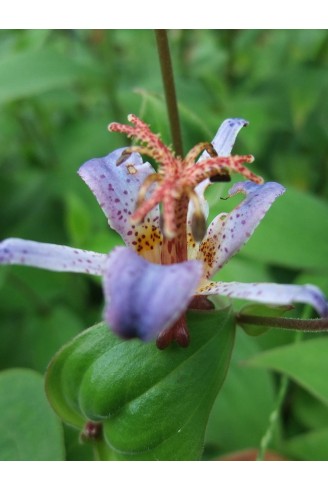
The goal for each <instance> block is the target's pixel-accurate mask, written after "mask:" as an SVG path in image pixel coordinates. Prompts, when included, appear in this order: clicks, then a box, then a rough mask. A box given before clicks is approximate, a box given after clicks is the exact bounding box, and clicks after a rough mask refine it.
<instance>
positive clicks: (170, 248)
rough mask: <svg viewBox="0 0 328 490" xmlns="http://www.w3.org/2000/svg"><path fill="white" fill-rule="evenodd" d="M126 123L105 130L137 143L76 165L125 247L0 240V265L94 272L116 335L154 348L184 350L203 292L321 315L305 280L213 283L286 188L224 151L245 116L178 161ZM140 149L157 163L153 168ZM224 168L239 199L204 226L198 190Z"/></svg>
mask: <svg viewBox="0 0 328 490" xmlns="http://www.w3.org/2000/svg"><path fill="white" fill-rule="evenodd" d="M129 121H130V123H132V124H131V125H123V124H119V123H112V124H110V126H109V129H110V130H111V131H117V132H120V133H125V134H126V135H128V136H129V137H131V138H133V139H134V140H135V141H139V142H140V143H141V144H142V145H138V146H136V145H134V146H131V147H129V148H120V149H116V150H114V151H113V152H111V153H110V154H109V155H107V156H106V157H103V158H94V159H92V160H89V161H88V162H86V163H85V164H84V165H82V167H81V168H80V169H79V171H78V173H79V175H80V176H81V177H82V179H83V180H84V181H85V182H86V184H87V185H88V186H89V188H90V189H91V191H92V192H93V194H94V195H95V197H96V199H97V200H98V202H99V204H100V206H101V208H102V209H103V211H104V213H105V215H106V217H107V219H108V223H109V225H110V226H111V227H112V228H113V229H114V230H116V231H117V232H118V233H119V234H120V235H121V237H122V238H123V240H124V242H125V244H126V247H116V248H115V249H114V250H112V251H110V252H109V253H108V254H100V253H96V252H90V251H85V250H79V249H74V248H71V247H67V246H62V245H54V244H46V243H38V242H33V241H28V240H22V239H18V238H10V239H7V240H4V241H3V242H1V244H0V263H3V264H20V265H29V266H34V267H40V268H44V269H50V270H55V271H63V272H64V271H67V272H68V271H71V272H82V273H87V274H95V275H99V276H102V278H103V289H104V297H105V309H104V319H105V321H106V322H107V323H108V325H109V326H110V327H111V328H112V329H113V330H114V331H115V332H116V333H117V334H118V335H120V336H122V337H124V338H131V337H139V338H141V339H142V340H151V339H153V338H156V337H157V343H158V346H159V347H165V346H166V345H167V344H168V343H169V342H171V341H172V340H176V341H177V342H178V343H179V344H180V345H183V346H186V345H187V344H188V341H189V334H188V328H187V325H186V320H185V315H184V313H185V311H186V309H187V308H188V305H192V306H193V307H196V308H202V307H203V306H204V305H205V307H206V306H207V302H206V297H207V296H211V295H221V296H228V297H232V298H244V299H249V300H253V301H257V302H260V303H265V304H271V305H286V304H290V303H293V302H302V303H308V304H310V305H312V306H313V307H314V308H315V309H316V310H317V312H318V313H319V314H320V315H321V316H328V303H327V301H326V299H325V297H324V295H323V294H322V292H321V291H320V290H319V289H318V288H317V287H315V286H312V285H303V286H297V285H279V284H270V283H251V284H243V283H239V282H231V283H225V282H220V281H219V282H213V281H211V277H212V276H213V274H214V273H216V272H217V271H218V270H219V269H221V268H222V266H223V265H224V264H225V263H226V262H227V261H228V260H229V259H230V258H231V257H232V256H233V255H234V254H235V253H236V252H238V251H239V249H240V248H241V247H242V245H244V243H246V241H247V240H248V239H249V237H250V236H251V235H252V233H253V231H254V230H255V228H256V227H257V225H258V224H259V222H260V221H261V219H262V218H263V217H264V215H265V213H266V212H267V211H268V209H269V208H270V206H271V204H272V203H273V202H274V200H275V199H276V198H277V197H278V196H280V195H281V194H282V193H283V192H284V190H285V189H284V188H283V187H282V186H281V185H280V184H278V183H276V182H267V183H263V180H262V178H261V177H258V176H257V175H255V174H254V173H253V172H251V171H250V170H249V168H248V167H247V166H246V165H247V164H249V163H251V162H252V161H253V157H252V156H251V155H244V156H238V155H234V156H231V149H232V147H233V144H234V142H235V139H236V136H237V134H238V132H239V130H240V129H241V128H242V127H243V126H246V125H247V122H246V121H244V120H243V119H228V120H226V121H224V122H223V124H222V125H221V126H220V128H219V130H218V132H217V134H216V136H215V138H214V140H213V141H212V143H211V144H209V143H200V144H198V145H196V146H195V147H194V148H192V149H191V150H190V151H189V153H188V154H187V156H186V157H185V158H184V159H182V158H181V157H179V156H178V157H177V156H175V155H174V153H173V151H172V150H171V149H170V148H168V147H166V146H165V145H164V143H163V142H162V141H161V139H160V137H159V136H157V135H155V134H154V133H152V132H151V130H150V128H149V126H148V125H147V124H145V123H144V122H142V121H141V120H140V119H138V118H137V117H136V116H134V115H130V116H129ZM141 155H146V156H149V157H151V158H153V159H154V160H155V161H156V162H157V164H158V169H157V172H156V171H155V170H154V168H153V167H152V166H151V165H150V164H149V163H147V162H146V163H144V162H143V160H142V157H141ZM199 155H200V157H199ZM198 157H199V158H198ZM197 158H198V160H197ZM231 172H237V173H238V174H240V175H242V176H243V177H245V178H246V179H247V180H246V181H243V182H238V183H237V184H235V185H234V186H233V187H232V188H231V189H230V191H229V196H233V195H235V194H237V193H242V194H244V195H245V198H244V200H243V201H242V202H241V203H240V204H239V205H238V206H237V207H236V208H235V209H233V210H232V211H231V212H230V213H221V214H219V215H218V216H217V217H216V218H214V220H213V221H212V223H210V225H209V226H208V228H207V229H206V218H207V215H208V206H207V202H206V199H205V196H204V192H205V189H206V188H207V186H208V185H209V184H210V183H211V180H221V181H226V180H229V175H230V173H231ZM204 300H205V301H204Z"/></svg>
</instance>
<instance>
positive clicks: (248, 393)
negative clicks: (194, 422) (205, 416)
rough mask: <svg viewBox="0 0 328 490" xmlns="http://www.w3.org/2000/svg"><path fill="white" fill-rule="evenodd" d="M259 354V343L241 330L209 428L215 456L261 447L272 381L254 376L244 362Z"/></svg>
mask: <svg viewBox="0 0 328 490" xmlns="http://www.w3.org/2000/svg"><path fill="white" fill-rule="evenodd" d="M258 351H259V347H258V345H257V344H256V342H255V341H254V340H253V339H252V338H250V337H248V336H247V335H246V334H245V333H244V332H243V331H242V330H240V329H238V330H237V336H236V344H235V347H234V351H233V355H232V359H231V364H230V368H229V372H228V375H227V379H226V382H225V384H224V385H223V388H222V390H221V391H220V393H219V396H218V397H217V399H216V401H215V403H214V406H213V409H212V412H211V415H210V418H209V421H208V426H207V433H206V443H207V445H208V447H209V448H210V449H211V451H212V452H214V454H215V455H216V456H217V455H218V454H222V453H223V452H231V451H237V450H239V449H246V448H250V447H258V445H259V441H260V439H261V437H262V435H263V433H264V431H265V429H266V427H267V424H268V420H269V416H270V413H271V411H272V408H273V403H274V384H273V381H272V379H271V376H270V375H269V373H266V372H261V371H259V372H254V370H252V369H250V368H249V367H248V366H247V365H245V363H244V362H243V361H244V360H245V359H247V358H249V356H251V355H254V354H255V353H256V352H258Z"/></svg>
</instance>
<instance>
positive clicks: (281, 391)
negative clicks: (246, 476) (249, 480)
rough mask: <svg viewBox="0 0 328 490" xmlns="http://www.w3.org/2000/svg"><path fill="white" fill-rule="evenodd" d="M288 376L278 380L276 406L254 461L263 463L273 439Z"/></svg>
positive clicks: (286, 387)
mask: <svg viewBox="0 0 328 490" xmlns="http://www.w3.org/2000/svg"><path fill="white" fill-rule="evenodd" d="M288 384H289V382H288V376H286V375H283V376H281V379H280V387H279V392H278V396H277V400H276V404H275V407H274V409H273V410H272V412H271V414H270V418H269V425H268V428H267V430H266V431H265V433H264V435H263V437H262V439H261V442H260V447H259V452H258V455H257V458H256V461H263V460H264V459H265V453H266V451H267V449H268V447H269V444H270V442H271V439H272V437H273V433H274V430H275V427H276V424H277V421H278V418H279V414H280V410H281V407H282V404H283V402H284V399H285V396H286V393H287V389H288Z"/></svg>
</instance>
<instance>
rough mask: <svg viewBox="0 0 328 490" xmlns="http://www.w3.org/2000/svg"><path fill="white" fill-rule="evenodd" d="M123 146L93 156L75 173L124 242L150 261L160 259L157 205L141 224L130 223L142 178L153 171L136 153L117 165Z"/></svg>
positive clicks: (160, 237) (160, 236)
mask: <svg viewBox="0 0 328 490" xmlns="http://www.w3.org/2000/svg"><path fill="white" fill-rule="evenodd" d="M125 149H126V148H119V149H117V150H115V151H113V152H112V153H110V154H109V155H107V156H106V157H103V158H94V159H92V160H89V161H88V162H86V163H85V164H84V165H82V167H81V168H80V169H79V171H78V174H79V175H80V177H81V178H82V179H83V180H84V181H85V183H86V184H87V185H88V187H89V188H90V189H91V191H92V192H93V194H94V195H95V197H96V199H97V201H98V202H99V205H100V206H101V208H102V209H103V211H104V213H105V215H106V217H107V219H108V223H109V225H110V226H111V228H113V229H114V230H115V231H117V232H118V233H119V234H120V235H121V237H122V238H123V240H124V242H125V243H126V244H127V245H128V246H130V247H132V248H135V249H136V250H137V251H138V253H140V254H142V255H143V256H144V257H147V258H148V259H149V260H151V261H153V262H156V261H158V262H159V259H160V244H161V239H162V235H161V232H160V230H159V207H158V206H155V208H154V209H153V210H152V211H151V212H150V213H148V215H147V217H146V219H145V220H144V222H143V223H142V224H140V225H131V223H130V216H131V214H133V212H134V211H135V208H136V202H137V197H138V192H139V189H140V187H141V185H142V184H143V182H144V180H145V179H146V178H147V177H148V176H149V175H152V174H154V172H155V171H154V169H153V167H152V166H151V165H150V164H149V163H143V161H142V158H141V156H140V155H139V154H138V153H132V154H131V155H130V156H129V158H128V159H127V160H125V161H124V162H123V163H121V164H120V165H118V166H117V165H116V162H117V160H118V159H119V158H120V156H121V155H122V152H123V151H124V150H125Z"/></svg>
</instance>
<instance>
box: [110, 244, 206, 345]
mask: <svg viewBox="0 0 328 490" xmlns="http://www.w3.org/2000/svg"><path fill="white" fill-rule="evenodd" d="M201 276H202V264H201V263H200V262H197V261H188V262H181V263H179V264H174V265H157V264H151V263H150V262H148V261H147V260H145V259H143V258H142V257H140V256H139V255H137V254H136V253H135V252H134V251H133V250H130V249H128V248H124V247H117V248H116V249H114V250H113V251H112V252H111V253H110V254H109V256H108V262H107V264H106V272H105V275H104V284H103V286H104V296H105V302H106V306H105V321H106V322H107V323H108V325H109V326H110V328H112V329H113V331H114V332H116V333H117V334H118V335H120V336H121V337H123V338H131V337H139V338H140V339H142V340H146V341H147V340H151V339H153V338H155V337H156V336H157V335H158V334H159V333H160V332H161V331H162V330H164V329H165V328H167V327H169V326H171V325H172V323H174V321H175V320H177V319H178V318H179V317H180V316H181V314H182V313H183V312H184V311H185V310H186V308H187V305H188V303H189V301H190V299H191V297H192V296H193V294H194V292H195V290H196V287H197V285H198V283H199V281H200V279H201Z"/></svg>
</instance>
